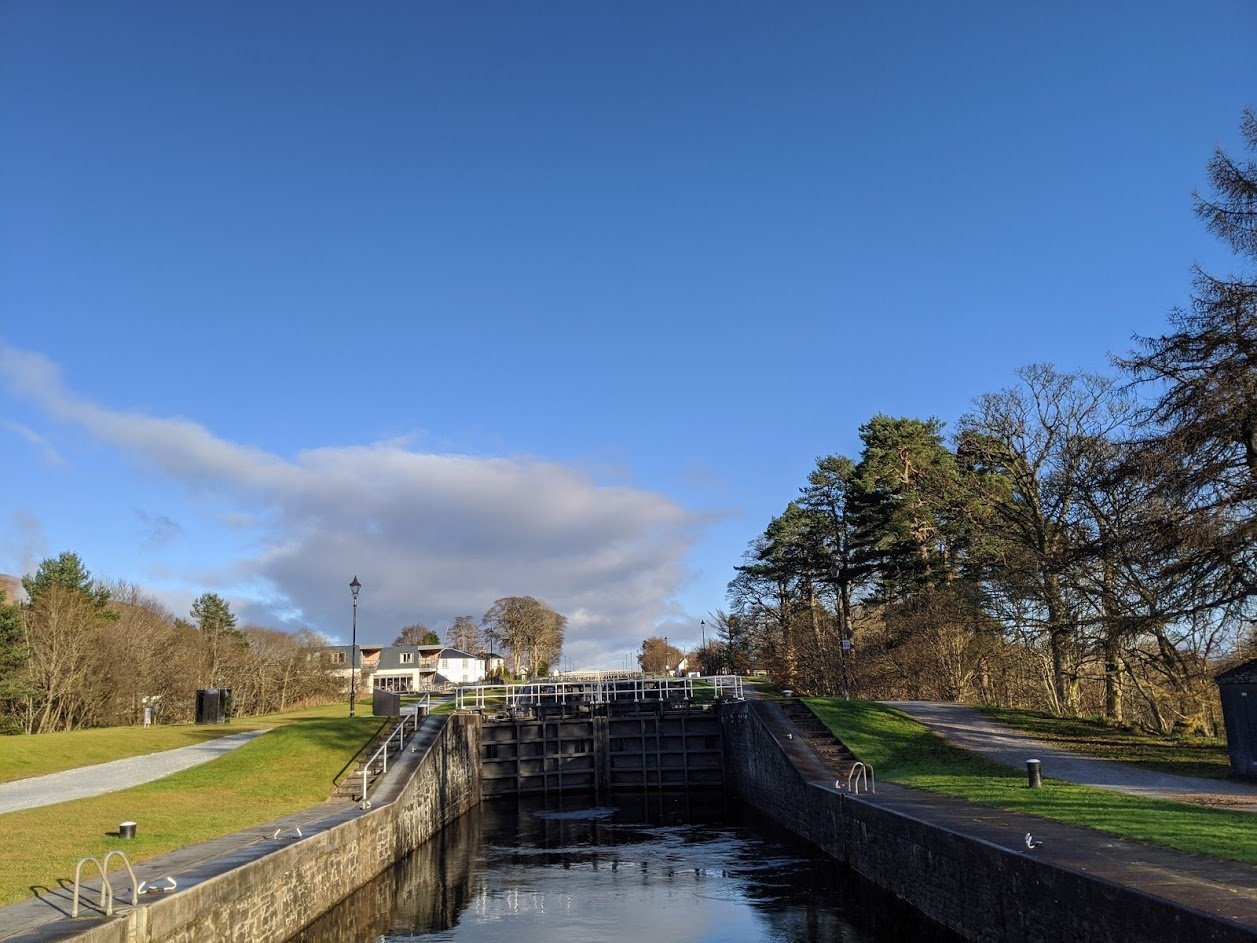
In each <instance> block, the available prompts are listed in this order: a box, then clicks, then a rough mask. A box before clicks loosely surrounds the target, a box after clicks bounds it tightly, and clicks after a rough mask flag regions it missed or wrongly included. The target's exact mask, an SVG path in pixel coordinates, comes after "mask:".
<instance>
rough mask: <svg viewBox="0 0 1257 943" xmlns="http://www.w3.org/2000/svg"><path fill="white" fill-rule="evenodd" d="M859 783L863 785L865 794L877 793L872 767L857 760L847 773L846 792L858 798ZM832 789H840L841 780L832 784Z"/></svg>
mask: <svg viewBox="0 0 1257 943" xmlns="http://www.w3.org/2000/svg"><path fill="white" fill-rule="evenodd" d="M861 783H863V784H864V791H865V792H877V779H876V777H874V775H873V767H871V766H869V765H868V764H867V763H861V762H860V761H858V760H857V761H856V763H855V765H854V766H852V767H851V771H850V772H849V773H847V792H849V793H851V794H852V795H856V796H858V795H859V794H860V784H861ZM834 788H835V789H841V788H842V780H838V781H837V782H836V783H834Z"/></svg>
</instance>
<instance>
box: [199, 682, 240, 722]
mask: <svg viewBox="0 0 1257 943" xmlns="http://www.w3.org/2000/svg"><path fill="white" fill-rule="evenodd" d="M230 716H231V688H201V689H200V690H198V691H197V692H196V722H197V723H198V724H225V723H227V721H228V719H229V718H230Z"/></svg>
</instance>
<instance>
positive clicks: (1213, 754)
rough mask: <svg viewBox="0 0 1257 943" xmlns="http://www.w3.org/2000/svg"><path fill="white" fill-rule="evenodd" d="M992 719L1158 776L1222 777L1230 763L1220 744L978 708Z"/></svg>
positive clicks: (1094, 722) (1077, 720) (1082, 720)
mask: <svg viewBox="0 0 1257 943" xmlns="http://www.w3.org/2000/svg"><path fill="white" fill-rule="evenodd" d="M978 710H980V711H981V712H982V713H983V714H985V715H986V716H987V717H989V718H991V719H992V720H997V721H999V722H1000V723H1002V724H1007V725H1008V726H1010V727H1013V728H1015V729H1017V730H1021V731H1023V732H1024V733H1026V734H1028V735H1030V736H1032V737H1034V738H1035V739H1036V740H1042V741H1043V742H1044V743H1050V744H1052V745H1053V746H1060V747H1063V748H1065V749H1068V750H1070V751H1072V752H1074V753H1081V754H1084V755H1086V756H1094V757H1095V758H1096V759H1101V760H1117V761H1119V762H1121V763H1129V764H1131V765H1132V766H1139V767H1142V768H1143V769H1150V770H1155V771H1156V772H1158V773H1176V774H1178V775H1179V776H1204V777H1206V778H1208V779H1227V778H1228V777H1229V776H1230V775H1231V761H1230V758H1229V757H1228V756H1227V752H1226V741H1224V740H1221V739H1210V738H1206V737H1155V736H1152V735H1150V734H1145V733H1139V732H1138V731H1135V730H1130V729H1127V728H1125V727H1114V726H1112V725H1111V724H1106V723H1105V722H1104V721H1102V720H1095V719H1090V718H1084V717H1054V716H1053V715H1051V714H1040V713H1037V712H1035V711H1019V710H1011V709H1009V708H1003V707H979V708H978Z"/></svg>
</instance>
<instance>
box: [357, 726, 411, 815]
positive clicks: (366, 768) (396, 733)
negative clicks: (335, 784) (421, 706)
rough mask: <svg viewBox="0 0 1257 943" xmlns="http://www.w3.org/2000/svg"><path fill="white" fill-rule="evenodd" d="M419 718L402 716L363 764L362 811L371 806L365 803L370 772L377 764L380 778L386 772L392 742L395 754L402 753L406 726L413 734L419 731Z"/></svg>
mask: <svg viewBox="0 0 1257 943" xmlns="http://www.w3.org/2000/svg"><path fill="white" fill-rule="evenodd" d="M419 716H420V715H419V714H418V713H417V712H416V713H414V714H403V715H402V719H401V723H399V724H398V725H397V726H396V727H394V728H393V730H392V732H391V733H389V735H388V736H387V737H386V738H385V739H384V742H383V743H382V744H380V748H379V749H378V750H376V751H375V752H374V753H372V754H371V758H370V759H369V760H367V761H366V763H364V764H363V766H362V796H361V799H360V800H359V801H360V802H361V803H362V807H363V808H364V809H366V808H370V806H371V803H370V802H368V801H367V780H368V778H369V776H370V775H371V770H372V769H373V768H375V766H376V764H377V763H378V764H379V767H380V770H379V772H380V775H381V776H383V775H384V774H385V773H387V772H388V756H389V748H390V747H392V746H393V741H394V740H396V741H397V747H396V751H395V752H397V753H400V752H401V751H402V748H403V747H404V746H405V745H406V725H407V724H410V732H411V733H414V732H415V731H416V730H418V729H419Z"/></svg>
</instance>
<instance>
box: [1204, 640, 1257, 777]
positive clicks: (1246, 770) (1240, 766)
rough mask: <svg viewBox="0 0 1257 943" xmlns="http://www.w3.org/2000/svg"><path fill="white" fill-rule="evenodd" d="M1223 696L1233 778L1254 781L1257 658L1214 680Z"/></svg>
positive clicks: (1256, 755) (1256, 722)
mask: <svg viewBox="0 0 1257 943" xmlns="http://www.w3.org/2000/svg"><path fill="white" fill-rule="evenodd" d="M1214 680H1215V681H1216V682H1217V683H1218V692H1219V693H1220V694H1221V695H1222V719H1223V721H1224V722H1225V723H1226V742H1227V751H1228V752H1229V753H1230V754H1231V769H1232V770H1233V771H1234V772H1235V775H1236V776H1242V777H1244V778H1245V779H1257V658H1254V659H1253V660H1252V661H1246V662H1244V663H1243V664H1241V665H1236V666H1235V667H1234V668H1232V669H1230V670H1229V671H1224V672H1222V674H1220V675H1218V676H1217V677H1216V678H1215V679H1214Z"/></svg>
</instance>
